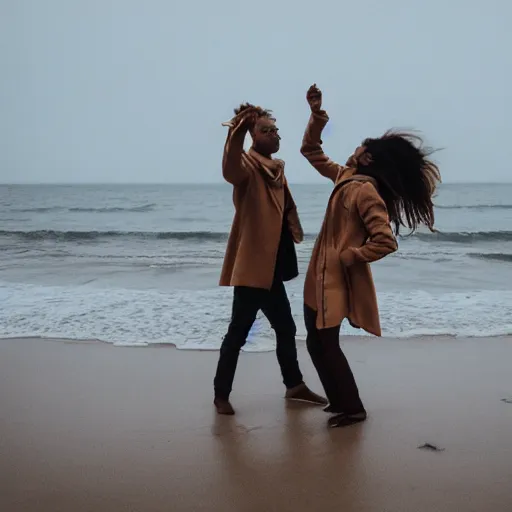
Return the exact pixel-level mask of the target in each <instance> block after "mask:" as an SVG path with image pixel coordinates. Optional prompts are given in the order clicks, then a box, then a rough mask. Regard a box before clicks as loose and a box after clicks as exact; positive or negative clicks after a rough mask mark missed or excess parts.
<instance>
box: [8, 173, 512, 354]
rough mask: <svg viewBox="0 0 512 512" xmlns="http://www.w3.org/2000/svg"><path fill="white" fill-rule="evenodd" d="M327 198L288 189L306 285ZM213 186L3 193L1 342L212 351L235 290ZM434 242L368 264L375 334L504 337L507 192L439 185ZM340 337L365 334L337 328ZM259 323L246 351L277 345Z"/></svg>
mask: <svg viewBox="0 0 512 512" xmlns="http://www.w3.org/2000/svg"><path fill="white" fill-rule="evenodd" d="M331 189H332V187H331V186H330V184H329V183H327V182H326V184H320V185H292V192H293V194H294V197H295V200H296V203H297V205H298V208H299V214H300V216H301V220H302V223H303V227H304V231H305V233H306V236H305V241H304V243H303V244H301V245H300V246H298V258H299V265H300V270H301V275H300V276H299V278H297V279H296V280H294V281H292V282H290V283H289V284H287V289H288V293H289V297H290V301H291V304H292V310H293V313H294V315H295V317H296V322H297V328H298V336H299V339H304V336H305V331H304V326H303V319H302V286H303V279H304V272H305V270H306V265H307V262H308V259H309V256H310V254H311V250H312V246H313V243H314V240H315V237H316V234H317V233H318V230H319V228H320V225H321V222H322V218H323V214H324V211H325V206H326V204H327V199H328V197H329V194H330V191H331ZM231 194H232V191H231V187H230V186H229V185H227V184H219V185H69V186H68V185H61V186H54V185H2V186H0V337H26V336H37V337H59V338H70V339H98V340H102V341H105V342H109V343H114V344H116V345H119V346H132V345H141V346H145V345H149V344H154V343H169V344H174V345H176V346H177V347H178V348H181V349H218V348H219V346H220V344H221V341H222V337H223V335H224V333H225V331H226V328H227V325H228V322H229V318H230V312H231V310H230V308H231V296H232V290H231V289H229V288H220V287H219V286H218V279H219V274H220V268H221V265H222V259H223V256H224V249H225V245H226V240H227V236H228V232H229V229H230V224H231V220H232V217H233V211H234V210H233V204H232V200H231ZM435 204H436V226H437V228H438V229H439V231H440V232H439V233H435V234H431V233H428V232H425V231H421V232H419V233H417V234H415V235H413V236H410V237H402V238H400V240H399V250H398V252H397V253H396V254H394V255H392V256H389V257H387V258H385V259H384V260H382V261H380V262H377V263H375V264H374V265H372V270H373V274H374V278H375V283H376V287H377V293H378V300H379V306H380V313H381V322H382V328H383V335H384V336H386V337H415V336H422V335H453V336H472V337H480V336H499V335H506V334H512V184H506V185H498V184H492V185H491V184H489V185H451V184H446V185H442V186H441V187H440V189H439V191H438V194H437V196H436V198H435ZM343 333H344V334H346V335H358V334H363V333H362V332H361V331H358V330H355V329H353V328H351V327H350V326H348V325H344V327H343ZM274 346H275V345H274V339H273V335H272V331H271V330H270V328H269V325H268V322H267V320H266V319H265V318H264V317H263V316H262V315H260V316H259V317H258V319H257V321H256V323H255V324H254V327H253V329H252V331H251V333H250V336H249V339H248V342H247V344H246V347H245V350H248V351H265V350H272V349H273V348H274Z"/></svg>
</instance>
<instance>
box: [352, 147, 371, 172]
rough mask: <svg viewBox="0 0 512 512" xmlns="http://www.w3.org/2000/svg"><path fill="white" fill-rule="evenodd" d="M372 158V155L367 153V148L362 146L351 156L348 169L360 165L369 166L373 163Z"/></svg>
mask: <svg viewBox="0 0 512 512" xmlns="http://www.w3.org/2000/svg"><path fill="white" fill-rule="evenodd" d="M371 160H372V158H371V155H370V153H367V152H366V146H364V145H363V144H361V145H360V146H357V148H356V149H355V151H354V152H353V153H352V155H350V157H349V159H348V160H347V163H346V165H347V167H357V166H358V165H368V164H369V163H370V162H371Z"/></svg>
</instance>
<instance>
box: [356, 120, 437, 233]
mask: <svg viewBox="0 0 512 512" xmlns="http://www.w3.org/2000/svg"><path fill="white" fill-rule="evenodd" d="M363 146H364V147H365V148H366V151H367V152H368V153H369V154H370V155H371V163H370V164H369V165H366V166H363V165H361V164H360V165H359V166H358V172H359V173H360V174H364V175H367V176H370V177H372V178H374V179H375V180H376V181H377V183H378V186H379V193H380V195H381V197H382V199H383V200H384V202H385V203H386V207H387V209H388V214H389V218H390V221H391V224H392V225H393V226H394V228H395V233H396V234H397V235H398V234H399V231H400V226H404V227H408V228H409V229H410V230H411V234H412V233H413V232H414V231H416V229H417V228H418V226H419V225H420V224H424V225H425V226H427V227H428V228H429V229H430V230H431V231H434V204H433V202H432V197H433V195H434V192H435V190H436V187H437V185H438V183H440V182H441V175H440V172H439V168H438V167H437V165H436V164H435V163H433V162H432V161H431V160H430V159H429V158H428V157H429V156H430V155H431V154H432V153H433V152H434V151H433V150H432V149H430V148H425V147H424V146H423V141H422V139H421V137H419V136H417V135H415V134H412V133H406V132H398V131H393V130H389V131H387V132H386V133H385V134H384V135H383V136H382V137H379V138H377V139H366V140H365V141H364V142H363Z"/></svg>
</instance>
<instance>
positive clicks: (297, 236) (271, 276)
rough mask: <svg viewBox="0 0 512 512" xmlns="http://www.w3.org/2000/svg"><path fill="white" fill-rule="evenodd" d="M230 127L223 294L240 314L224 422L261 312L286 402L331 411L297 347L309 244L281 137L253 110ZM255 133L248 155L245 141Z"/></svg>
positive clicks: (226, 344)
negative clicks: (293, 296) (303, 249)
mask: <svg viewBox="0 0 512 512" xmlns="http://www.w3.org/2000/svg"><path fill="white" fill-rule="evenodd" d="M224 126H228V127H229V133H228V136H227V140H226V144H225V147H224V157H223V161H222V171H223V176H224V179H225V180H226V181H228V182H229V183H231V184H232V185H233V187H234V190H233V203H234V205H235V218H234V220H233V225H232V228H231V234H230V236H229V240H228V245H227V249H226V255H225V259H224V265H223V268H222V275H221V278H220V285H221V286H233V287H234V294H233V309H232V316H231V322H230V324H229V328H228V332H227V334H226V336H225V338H224V341H223V342H222V346H221V349H220V357H219V363H218V366H217V373H216V375H215V380H214V388H215V400H214V404H215V407H216V408H217V412H218V413H219V414H234V412H235V411H234V410H233V407H232V406H231V403H230V402H229V395H230V393H231V389H232V385H233V379H234V377H235V371H236V366H237V362H238V356H239V353H240V349H241V348H242V347H243V345H244V344H245V342H246V339H247V335H248V334H249V331H250V329H251V327H252V324H253V323H254V320H255V319H256V315H257V313H258V311H259V310H260V309H261V310H262V311H263V313H264V314H265V316H266V317H267V319H268V320H269V322H270V325H271V326H272V328H273V329H274V331H275V333H276V341H277V347H276V352H277V359H278V362H279V365H280V367H281V373H282V376H283V382H284V385H285V386H286V388H287V391H286V395H285V396H286V398H288V399H291V400H301V401H304V402H310V403H313V404H319V405H324V404H326V403H327V401H326V400H325V399H324V398H322V397H320V396H318V395H316V394H315V393H313V392H312V391H310V390H309V389H308V387H307V386H306V385H305V384H304V382H303V380H302V374H301V372H300V369H299V364H298V361H297V348H296V345H295V334H296V327H295V322H294V320H293V317H292V313H291V309H290V303H289V301H288V297H287V295H286V289H285V287H284V284H283V283H284V282H285V281H289V280H291V279H293V278H295V277H297V275H298V267H297V255H296V253H295V246H294V243H300V242H301V241H302V238H303V233H302V228H301V225H300V221H299V217H298V214H297V208H296V206H295V203H294V201H293V198H292V195H291V193H290V190H289V188H288V184H287V182H286V178H285V176H284V162H283V161H282V160H277V159H273V158H272V155H273V154H274V153H277V151H278V150H279V141H280V136H279V134H278V128H277V127H276V124H275V119H274V118H272V116H271V114H270V112H269V111H267V110H263V109H262V108H260V107H255V106H254V105H251V104H248V103H247V104H245V105H241V106H240V107H239V108H238V109H235V117H233V119H231V121H229V122H228V123H224ZM247 132H250V134H251V136H252V139H253V144H252V147H251V149H250V150H249V151H248V152H245V151H244V149H243V144H244V139H245V136H246V135H247Z"/></svg>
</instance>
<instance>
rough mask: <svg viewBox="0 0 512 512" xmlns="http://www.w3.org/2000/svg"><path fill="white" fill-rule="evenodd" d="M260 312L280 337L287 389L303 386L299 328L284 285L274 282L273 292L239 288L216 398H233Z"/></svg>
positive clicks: (279, 352) (222, 352)
mask: <svg viewBox="0 0 512 512" xmlns="http://www.w3.org/2000/svg"><path fill="white" fill-rule="evenodd" d="M260 309H261V310H262V311H263V314H264V315H265V316H266V317H267V319H268V321H269V322H270V325H271V326H272V328H273V329H274V331H275V333H276V341H277V348H276V352H277V360H278V362H279V366H280V367H281V373H282V375H283V382H284V385H285V386H286V387H287V388H293V387H295V386H298V385H299V384H301V383H302V374H301V372H300V369H299V363H298V361H297V347H296V345H295V333H296V331H297V328H296V326H295V322H294V320H293V317H292V312H291V308H290V302H289V301H288V296H287V295H286V289H285V287H284V284H283V282H282V281H280V280H276V281H274V283H273V285H272V288H271V289H270V290H264V289H261V288H248V287H245V286H236V287H235V290H234V294H233V311H232V314H231V323H230V324H229V328H228V332H227V334H226V336H225V337H224V341H223V342H222V346H221V348H220V357H219V364H218V366H217V373H216V375H215V380H214V388H215V396H216V397H219V398H224V399H228V398H229V394H230V393H231V388H232V386H233V379H234V378H235V371H236V365H237V363H238V355H239V353H240V349H241V348H242V347H243V346H244V345H245V342H246V340H247V335H248V334H249V331H250V330H251V327H252V324H253V323H254V320H255V319H256V315H257V314H258V311H259V310H260Z"/></svg>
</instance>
